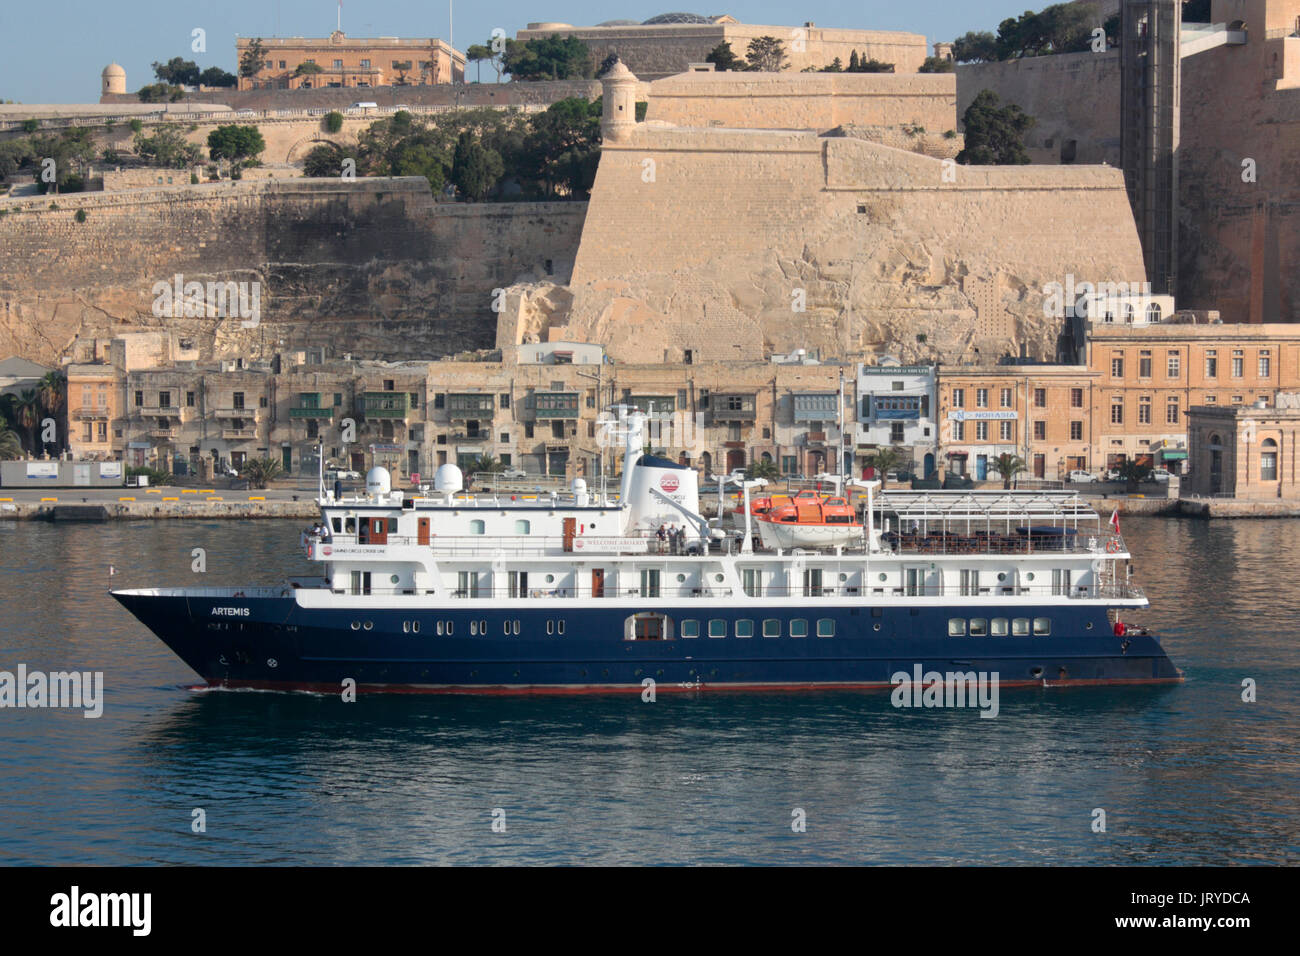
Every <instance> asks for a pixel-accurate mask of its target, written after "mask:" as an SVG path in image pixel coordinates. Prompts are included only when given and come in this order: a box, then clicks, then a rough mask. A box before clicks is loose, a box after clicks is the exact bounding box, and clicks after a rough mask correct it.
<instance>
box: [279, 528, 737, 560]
mask: <svg viewBox="0 0 1300 956" xmlns="http://www.w3.org/2000/svg"><path fill="white" fill-rule="evenodd" d="M302 539H303V541H302V543H303V545H304V546H305V547H306V548H307V549H308V554H309V555H311V549H312V546H313V545H317V544H320V545H332V546H334V547H377V548H379V547H418V548H428V549H430V550H431V551H432V552H433V553H434V554H436V555H461V556H463V555H474V556H479V557H484V556H490V555H493V554H498V553H500V554H529V555H536V554H556V553H573V554H579V555H581V554H590V555H593V556H595V555H610V554H651V555H665V556H671V555H681V556H685V555H687V554H688V553H691V552H692V549H693V550H694V551H698V550H699V547H700V543H699V541H698V540H695V541H687V542H684V543H683V544H681V545H678V544H674V543H673V542H672V541H669V540H664V541H660V540H659V539H658V538H657V537H656V536H655V535H654V534H651V533H646V532H637V533H632V534H620V535H609V536H602V535H588V536H581V535H579V536H575V537H573V538H567V537H563V536H561V537H545V536H542V535H531V534H530V535H525V534H519V535H483V534H469V535H440V534H430V535H429V536H428V537H427V538H424V537H420V536H417V535H398V534H389V535H386V536H384V537H383V538H382V539H379V540H376V539H375V538H374V537H373V536H369V537H367V538H366V539H364V540H363V539H362V538H361V537H359V536H358V535H355V534H331V535H329V536H328V537H326V536H322V535H313V534H310V533H304V534H303V536H302ZM593 539H596V540H599V541H602V542H605V543H606V546H604V547H602V548H600V549H596V548H592V547H590V546H591V545H592V544H593V543H594V542H593ZM575 542H581V544H575ZM624 543H625V544H624ZM733 543H734V542H733V539H730V538H728V539H725V540H723V541H720V542H713V543H712V545H711V546H710V552H711V553H712V554H718V553H723V554H725V553H728V548H730V547H732V545H733ZM584 545H587V546H588V547H586V548H584V547H583V546H584ZM620 545H621V546H620ZM316 556H317V557H321V558H328V557H332V556H333V555H327V554H325V553H324V552H323V551H320V552H319V553H318V554H317V555H316Z"/></svg>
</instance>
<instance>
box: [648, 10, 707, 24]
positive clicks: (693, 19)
mask: <svg viewBox="0 0 1300 956" xmlns="http://www.w3.org/2000/svg"><path fill="white" fill-rule="evenodd" d="M712 22H713V20H712V19H710V18H709V17H702V16H700V15H699V14H698V13H661V14H659V16H657V17H651V18H650V19H649V20H646V21H645V22H644V23H642V24H641V25H642V26H644V27H652V26H656V25H658V24H661V23H712Z"/></svg>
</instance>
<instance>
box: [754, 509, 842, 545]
mask: <svg viewBox="0 0 1300 956" xmlns="http://www.w3.org/2000/svg"><path fill="white" fill-rule="evenodd" d="M754 517H755V519H756V523H757V525H758V533H759V535H760V537H761V538H762V540H763V544H764V545H765V546H766V547H769V548H784V549H789V548H835V547H841V546H846V545H852V544H861V543H862V541H863V537H862V533H863V530H864V529H863V526H862V523H861V522H860V521H858V516H857V513H856V512H855V511H854V510H853V506H852V505H851V504H849V503H848V501H847V500H845V499H844V498H835V497H831V498H824V499H822V498H810V499H805V500H801V501H796V502H791V503H789V504H783V505H776V506H774V507H772V508H770V509H769V510H768V511H767V513H766V514H761V515H755V516H754Z"/></svg>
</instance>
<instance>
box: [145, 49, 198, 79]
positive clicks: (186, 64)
mask: <svg viewBox="0 0 1300 956" xmlns="http://www.w3.org/2000/svg"><path fill="white" fill-rule="evenodd" d="M153 75H154V76H155V77H157V78H158V81H159V82H161V83H167V84H169V85H174V86H182V85H184V86H198V83H199V76H200V73H199V65H198V64H197V63H195V62H194V61H193V60H184V59H181V58H180V57H179V56H174V57H172V58H171V59H170V60H168V61H167V62H166V63H159V62H158V61H156V60H155V61H154V63H153Z"/></svg>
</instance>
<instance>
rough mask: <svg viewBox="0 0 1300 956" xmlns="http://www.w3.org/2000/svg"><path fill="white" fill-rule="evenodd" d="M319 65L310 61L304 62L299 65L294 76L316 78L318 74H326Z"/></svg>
mask: <svg viewBox="0 0 1300 956" xmlns="http://www.w3.org/2000/svg"><path fill="white" fill-rule="evenodd" d="M324 72H325V70H324V69H322V67H321V65H320V64H319V63H312V62H311V61H310V60H303V61H302V62H301V63H299V64H298V67H297V69H295V70H294V71H293V75H294V76H315V75H316V74H317V73H324Z"/></svg>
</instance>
